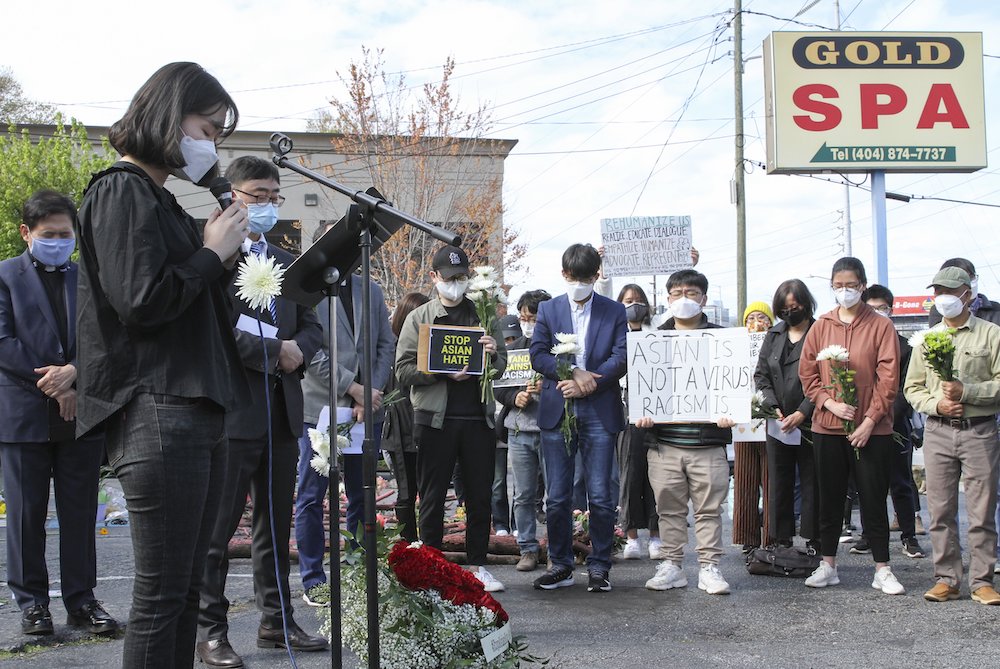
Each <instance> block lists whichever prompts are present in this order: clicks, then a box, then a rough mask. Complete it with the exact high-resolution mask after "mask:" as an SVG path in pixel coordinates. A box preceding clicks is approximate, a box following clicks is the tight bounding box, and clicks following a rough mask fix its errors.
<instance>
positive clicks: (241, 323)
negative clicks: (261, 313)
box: [236, 314, 278, 339]
mask: <svg viewBox="0 0 1000 669" xmlns="http://www.w3.org/2000/svg"><path fill="white" fill-rule="evenodd" d="M236 329H237V330H243V331H244V332H247V333H249V334H252V335H253V336H254V337H259V336H260V335H261V333H262V332H263V334H264V339H277V338H278V328H276V327H274V326H273V325H271V324H270V323H265V322H264V321H259V320H257V319H256V318H251V317H250V316H247V315H246V314H240V318H239V320H238V321H236Z"/></svg>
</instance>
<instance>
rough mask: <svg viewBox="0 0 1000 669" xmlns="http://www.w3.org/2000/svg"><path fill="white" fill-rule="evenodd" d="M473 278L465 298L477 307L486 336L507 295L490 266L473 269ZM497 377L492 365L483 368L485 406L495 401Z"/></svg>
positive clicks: (505, 301) (500, 344)
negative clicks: (494, 388) (494, 383)
mask: <svg viewBox="0 0 1000 669" xmlns="http://www.w3.org/2000/svg"><path fill="white" fill-rule="evenodd" d="M472 272H473V275H472V278H471V279H470V281H469V287H468V288H467V289H466V291H465V296H466V297H468V298H469V299H470V300H472V303H473V304H475V305H476V316H478V317H479V325H480V327H482V328H483V329H484V330H486V334H490V333H492V332H493V325H494V323H496V320H497V307H498V306H499V305H501V304H507V295H505V294H504V292H503V288H501V287H500V284H499V283H497V275H496V270H495V269H493V268H492V267H490V266H489V265H483V266H481V267H473V268H472ZM502 345H503V342H502V341H500V342H497V346H502ZM496 377H497V370H496V369H495V368H494V367H492V366H491V365H486V366H485V367H484V368H483V376H482V378H481V379H480V388H481V391H482V392H481V401H482V402H483V403H484V404H485V403H487V402H489V401H492V400H493V380H494V379H495V378H496Z"/></svg>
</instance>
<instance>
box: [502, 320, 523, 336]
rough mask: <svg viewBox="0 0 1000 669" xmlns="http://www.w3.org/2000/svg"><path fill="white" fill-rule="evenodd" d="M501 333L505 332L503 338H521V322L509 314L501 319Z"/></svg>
mask: <svg viewBox="0 0 1000 669" xmlns="http://www.w3.org/2000/svg"><path fill="white" fill-rule="evenodd" d="M499 322H500V331H501V332H503V338H504V339H506V338H507V337H520V336H521V335H522V334H523V333H522V332H521V321H520V319H519V318H518V317H517V316H515V315H514V314H507V315H506V316H504V317H503V318H501V319H500V321H499Z"/></svg>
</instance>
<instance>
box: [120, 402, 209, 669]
mask: <svg viewBox="0 0 1000 669" xmlns="http://www.w3.org/2000/svg"><path fill="white" fill-rule="evenodd" d="M106 425H107V440H106V442H105V443H106V447H107V451H108V463H109V464H110V465H111V467H112V468H113V469H114V470H115V473H116V474H117V476H118V480H119V482H120V483H121V485H122V489H123V490H124V492H125V500H126V503H127V504H128V511H129V528H130V530H131V534H132V551H133V556H134V560H135V584H134V586H133V589H132V612H131V613H130V614H129V621H128V627H127V628H126V630H125V644H124V646H125V647H124V652H123V659H122V667H123V668H124V669H135V668H137V667H143V668H150V669H151V668H153V667H178V666H185V665H186V666H190V665H191V662H192V658H193V657H194V644H195V635H196V632H197V627H198V597H199V590H200V588H201V579H202V575H203V572H204V566H205V556H206V555H207V553H208V547H209V542H210V540H211V537H212V529H213V528H214V526H215V518H216V515H217V512H218V509H219V507H220V505H221V502H222V486H223V483H224V481H225V478H226V451H227V439H226V429H225V413H224V412H223V410H222V409H221V408H220V407H218V406H216V405H215V404H213V403H212V402H210V401H208V400H192V399H186V398H180V397H169V396H162V395H156V396H154V395H151V394H149V393H140V394H139V395H137V396H136V397H135V398H133V399H132V400H131V401H130V402H129V403H128V404H126V405H125V407H124V408H123V409H122V410H121V411H119V412H118V413H116V414H115V415H114V416H112V417H111V418H110V419H108V421H107V423H106Z"/></svg>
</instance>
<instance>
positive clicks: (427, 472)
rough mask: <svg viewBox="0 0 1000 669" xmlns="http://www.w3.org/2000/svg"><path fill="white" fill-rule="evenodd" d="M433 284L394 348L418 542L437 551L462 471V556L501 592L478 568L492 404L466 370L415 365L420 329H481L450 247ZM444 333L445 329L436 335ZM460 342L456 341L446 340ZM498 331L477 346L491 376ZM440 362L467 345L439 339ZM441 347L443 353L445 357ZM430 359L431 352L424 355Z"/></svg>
mask: <svg viewBox="0 0 1000 669" xmlns="http://www.w3.org/2000/svg"><path fill="white" fill-rule="evenodd" d="M432 266H433V267H434V269H433V270H432V271H431V273H430V276H431V281H433V282H434V286H435V289H436V291H437V298H436V299H432V300H431V301H430V302H428V303H427V304H424V305H422V306H419V307H417V308H416V309H414V310H413V311H412V312H410V315H409V316H407V317H406V322H405V323H403V328H402V330H400V333H399V344H398V346H397V347H396V379H397V380H398V381H399V385H400V386H410V387H411V390H410V399H411V401H412V402H413V423H414V425H413V440H414V442H415V443H416V445H417V451H418V454H417V489H418V491H419V494H420V520H419V529H420V539H421V541H423V542H424V543H426V544H428V545H430V546H433V547H434V548H441V540H442V538H443V534H444V502H445V497H446V496H447V494H448V487H449V485H450V484H451V476H452V472H454V471H455V463H456V462H458V463H459V464H460V465H461V467H462V477H463V479H464V481H465V507H466V513H467V515H468V524H467V526H466V531H465V552H466V557H467V559H468V564H469V566H470V569H471V570H472V571H473V573H474V574H475V575H476V577H477V578H478V579H479V580H480V581H482V583H483V587H484V588H485V589H486V591H487V592H497V591H500V590H503V584H502V583H501V582H500V581H498V580H496V579H495V578H493V575H492V574H490V572H489V571H487V570H486V568H485V567H484V566H483V565H485V564H486V549H487V546H488V544H489V538H490V517H491V515H492V514H491V509H490V497H491V495H492V491H493V469H494V459H495V457H496V436H495V434H494V432H493V425H494V418H493V417H494V407H495V406H496V403H495V402H494V401H493V399H492V398H490V399H489V401H488V402H486V403H484V402H482V401H481V398H482V393H481V391H480V387H479V383H480V381H479V377H478V376H473V375H470V374H469V371H470V367H471V365H470V364H466V365H465V366H464V367H463V368H462V369H460V370H458V371H455V372H451V373H445V372H440V373H432V372H423V371H421V367H423V368H425V369H426V368H428V365H427V364H426V363H427V361H426V360H425V361H423V362H421V361H420V360H419V359H418V358H419V357H420V356H419V355H418V348H421V345H420V330H421V327H420V326H421V325H437V326H454V327H457V328H463V327H464V328H468V327H470V326H478V325H479V317H478V316H477V315H476V307H475V305H474V304H473V303H472V301H471V300H469V299H468V298H467V297H466V296H465V291H466V289H467V288H468V285H469V257H468V256H467V255H466V254H465V251H463V250H462V249H460V248H458V247H456V246H444V247H441V248H440V249H438V251H437V253H435V254H434V260H433V265H432ZM442 329H443V328H442ZM449 336H454V337H458V336H460V335H449ZM502 339H503V336H502V335H501V334H500V329H499V327H498V326H497V325H496V324H494V327H493V331H492V332H487V333H482V331H480V336H479V339H478V344H479V345H481V346H482V350H483V351H485V354H486V359H487V362H486V364H487V365H489V366H492V367H493V368H494V369H495V370H496V371H497V374H498V375H499V374H502V373H503V371H504V369H505V368H506V367H507V352H506V350H505V349H504V347H503V346H500V347H499V348H498V347H497V341H498V340H502ZM441 341H442V348H441V349H440V350H439V351H438V353H440V354H441V355H440V356H436V357H440V358H441V362H442V363H443V364H448V362H449V361H447V360H444V357H445V356H453V355H464V351H465V349H468V348H470V347H469V346H466V345H464V344H463V345H458V344H456V343H454V342H453V341H452V340H447V341H445V340H444V339H443V338H442V340H441ZM443 347H448V349H447V351H446V350H445V349H444V348H443ZM429 353H430V355H431V356H432V357H435V356H434V353H435V352H434V351H433V350H430V351H429Z"/></svg>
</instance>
